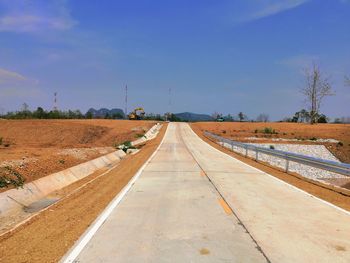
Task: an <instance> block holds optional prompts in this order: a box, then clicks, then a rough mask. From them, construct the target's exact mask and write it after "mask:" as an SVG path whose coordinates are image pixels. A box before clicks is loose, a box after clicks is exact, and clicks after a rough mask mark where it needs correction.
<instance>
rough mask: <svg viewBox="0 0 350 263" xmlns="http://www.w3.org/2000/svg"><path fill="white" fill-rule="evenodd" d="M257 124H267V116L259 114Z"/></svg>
mask: <svg viewBox="0 0 350 263" xmlns="http://www.w3.org/2000/svg"><path fill="white" fill-rule="evenodd" d="M256 121H257V122H268V121H269V115H268V114H265V113H261V114H259V115H258V117H256Z"/></svg>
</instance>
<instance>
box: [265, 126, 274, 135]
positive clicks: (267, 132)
mask: <svg viewBox="0 0 350 263" xmlns="http://www.w3.org/2000/svg"><path fill="white" fill-rule="evenodd" d="M262 133H265V134H277V132H276V131H275V130H274V129H272V128H271V127H265V128H264V129H263V130H262Z"/></svg>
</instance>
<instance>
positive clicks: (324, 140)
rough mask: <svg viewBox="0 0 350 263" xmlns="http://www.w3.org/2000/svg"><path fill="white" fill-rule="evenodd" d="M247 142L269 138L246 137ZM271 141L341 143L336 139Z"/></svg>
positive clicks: (276, 139)
mask: <svg viewBox="0 0 350 263" xmlns="http://www.w3.org/2000/svg"><path fill="white" fill-rule="evenodd" d="M243 139H245V140H251V141H262V140H266V139H267V138H260V137H245V138H243ZM268 139H269V140H271V141H275V142H314V143H325V142H328V143H339V141H338V140H335V139H315V140H300V139H284V138H268Z"/></svg>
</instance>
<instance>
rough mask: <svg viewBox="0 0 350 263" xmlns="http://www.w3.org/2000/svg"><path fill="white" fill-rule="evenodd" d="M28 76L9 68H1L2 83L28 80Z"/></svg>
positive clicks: (0, 81) (0, 78)
mask: <svg viewBox="0 0 350 263" xmlns="http://www.w3.org/2000/svg"><path fill="white" fill-rule="evenodd" d="M26 80H27V78H26V77H24V76H23V75H21V74H19V73H17V72H14V71H10V70H7V69H3V68H0V83H5V82H12V81H26Z"/></svg>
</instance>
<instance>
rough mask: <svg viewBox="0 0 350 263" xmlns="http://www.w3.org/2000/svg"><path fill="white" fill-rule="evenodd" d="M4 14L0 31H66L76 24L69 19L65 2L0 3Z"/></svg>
mask: <svg viewBox="0 0 350 263" xmlns="http://www.w3.org/2000/svg"><path fill="white" fill-rule="evenodd" d="M0 7H2V8H3V9H4V10H5V12H3V15H2V16H0V31H8V32H40V31H44V30H68V29H70V28H72V27H73V26H74V25H76V24H77V22H76V21H75V20H74V19H73V18H72V17H71V15H70V11H69V10H68V8H67V6H66V1H64V0H56V1H35V2H31V4H30V5H29V4H28V2H27V1H23V0H12V1H5V2H4V1H2V2H1V1H0Z"/></svg>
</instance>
